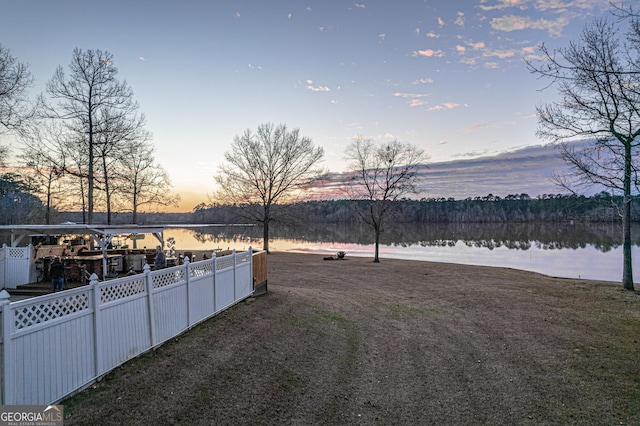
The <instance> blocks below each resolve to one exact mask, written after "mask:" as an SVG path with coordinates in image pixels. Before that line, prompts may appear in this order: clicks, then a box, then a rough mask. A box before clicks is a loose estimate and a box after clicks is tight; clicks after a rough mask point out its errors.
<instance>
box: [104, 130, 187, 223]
mask: <svg viewBox="0 0 640 426" xmlns="http://www.w3.org/2000/svg"><path fill="white" fill-rule="evenodd" d="M145 135H146V136H145ZM147 138H150V136H149V135H148V134H144V133H143V134H141V135H138V137H136V138H133V139H131V140H130V141H128V143H127V144H125V146H124V147H123V150H122V154H123V155H122V156H121V158H120V161H119V165H120V167H119V170H118V173H117V174H116V175H115V176H116V177H117V178H118V180H119V181H120V182H121V183H120V188H121V190H122V191H121V192H122V194H121V196H120V198H121V199H122V201H123V204H124V205H125V206H127V207H125V210H130V211H131V213H132V221H133V223H137V222H138V211H139V210H140V208H141V207H143V206H147V207H150V206H165V207H166V206H175V205H177V204H178V202H179V201H180V196H179V195H176V194H172V193H171V187H172V185H171V179H170V178H169V174H168V173H167V172H166V171H165V170H164V168H162V166H160V165H159V164H157V163H156V160H155V157H154V148H153V146H152V145H151V144H150V143H149V139H147Z"/></svg>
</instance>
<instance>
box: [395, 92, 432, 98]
mask: <svg viewBox="0 0 640 426" xmlns="http://www.w3.org/2000/svg"><path fill="white" fill-rule="evenodd" d="M393 96H395V97H396V98H409V99H417V98H426V97H427V96H429V95H428V94H426V93H402V92H396V93H394V94H393Z"/></svg>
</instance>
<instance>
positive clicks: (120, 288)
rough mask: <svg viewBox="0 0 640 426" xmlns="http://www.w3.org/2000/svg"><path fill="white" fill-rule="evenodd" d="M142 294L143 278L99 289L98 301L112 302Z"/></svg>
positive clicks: (143, 288) (143, 287) (143, 289)
mask: <svg viewBox="0 0 640 426" xmlns="http://www.w3.org/2000/svg"><path fill="white" fill-rule="evenodd" d="M144 292H145V286H144V278H136V279H134V280H132V281H127V282H124V283H117V284H113V285H107V286H104V287H101V288H100V301H101V302H102V303H107V302H113V301H114V300H118V299H124V298H125V297H129V296H133V295H136V294H140V293H144Z"/></svg>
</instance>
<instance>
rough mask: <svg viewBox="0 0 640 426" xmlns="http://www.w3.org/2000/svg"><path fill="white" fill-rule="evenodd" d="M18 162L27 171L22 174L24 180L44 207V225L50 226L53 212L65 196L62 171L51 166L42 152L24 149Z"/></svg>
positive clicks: (53, 165)
mask: <svg viewBox="0 0 640 426" xmlns="http://www.w3.org/2000/svg"><path fill="white" fill-rule="evenodd" d="M19 159H20V161H21V162H22V164H23V165H24V167H25V168H26V169H27V171H26V172H25V174H24V178H25V180H26V181H27V182H28V183H29V187H31V188H32V192H33V194H34V195H37V196H38V197H39V198H40V199H41V200H43V204H44V207H45V218H44V222H45V224H47V225H48V224H51V219H52V213H53V210H54V209H55V208H56V207H57V206H58V203H59V202H60V200H62V197H63V196H64V194H65V192H66V191H65V190H64V188H65V185H64V182H63V179H64V177H65V174H64V171H63V170H62V169H60V168H58V167H57V166H56V165H55V164H52V163H51V162H50V160H49V158H47V157H46V156H44V155H42V151H40V150H35V151H31V150H29V149H25V150H23V151H22V153H21V154H20V156H19Z"/></svg>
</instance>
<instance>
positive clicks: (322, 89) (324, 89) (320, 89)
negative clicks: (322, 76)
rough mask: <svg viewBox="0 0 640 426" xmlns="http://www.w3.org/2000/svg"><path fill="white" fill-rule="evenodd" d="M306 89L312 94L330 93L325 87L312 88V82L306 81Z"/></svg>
mask: <svg viewBox="0 0 640 426" xmlns="http://www.w3.org/2000/svg"><path fill="white" fill-rule="evenodd" d="M307 89H309V90H311V91H312V92H330V91H331V89H329V88H328V87H327V86H314V85H313V80H307Z"/></svg>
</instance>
